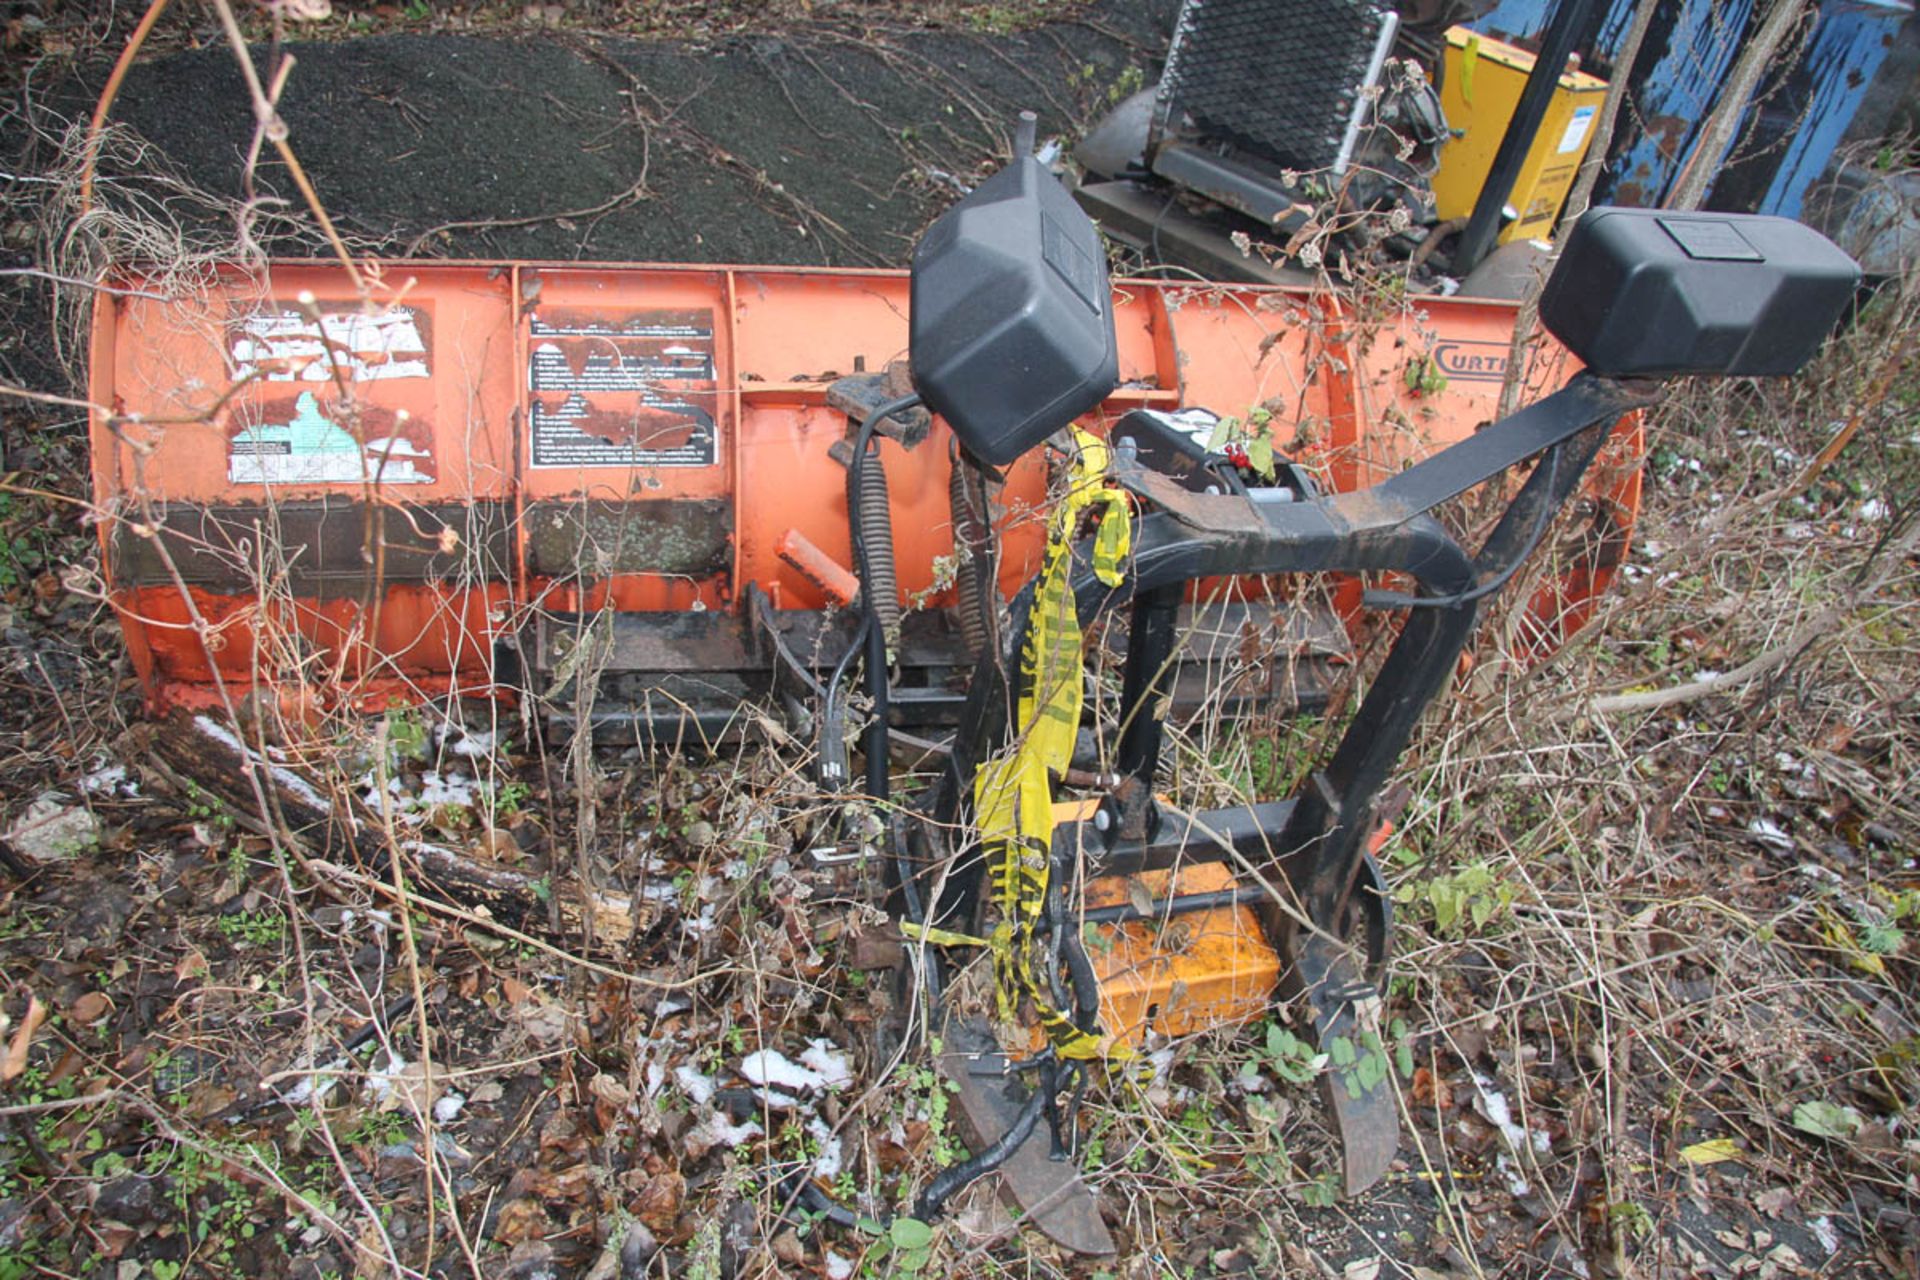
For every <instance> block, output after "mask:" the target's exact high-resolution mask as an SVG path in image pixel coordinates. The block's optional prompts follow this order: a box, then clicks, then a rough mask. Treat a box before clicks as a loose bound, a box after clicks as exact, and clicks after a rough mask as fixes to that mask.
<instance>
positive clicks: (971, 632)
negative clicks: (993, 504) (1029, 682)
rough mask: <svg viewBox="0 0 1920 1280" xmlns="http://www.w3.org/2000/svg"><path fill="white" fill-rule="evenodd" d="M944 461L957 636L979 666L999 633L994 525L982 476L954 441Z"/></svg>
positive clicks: (958, 443) (957, 442)
mask: <svg viewBox="0 0 1920 1280" xmlns="http://www.w3.org/2000/svg"><path fill="white" fill-rule="evenodd" d="M948 458H949V460H950V462H951V463H952V467H953V469H952V472H951V473H950V475H949V476H948V478H947V508H948V510H949V512H950V513H951V514H952V517H953V549H954V551H955V552H956V553H958V558H959V564H958V565H957V566H956V567H955V569H954V576H953V585H954V591H955V594H956V596H957V597H958V600H959V605H960V634H961V636H962V637H963V638H964V639H965V640H966V642H967V654H968V656H969V657H971V658H972V659H973V660H974V661H976V662H978V661H979V660H980V656H981V655H982V654H984V653H986V652H988V650H989V648H990V647H991V646H992V645H993V644H994V641H995V639H996V637H997V636H998V633H999V627H998V626H997V625H996V623H997V622H998V618H997V616H996V611H995V601H994V594H995V593H994V586H995V584H994V579H995V578H996V577H997V576H998V574H997V572H996V570H997V567H998V566H997V565H996V563H995V556H994V548H993V526H992V525H991V524H989V523H988V521H987V517H986V511H985V507H986V504H985V502H984V501H983V499H984V498H985V497H986V494H985V493H984V491H983V486H981V483H980V480H981V477H980V472H979V470H978V469H977V468H976V467H974V466H973V465H972V464H970V463H969V462H968V461H967V458H966V455H965V454H963V453H962V452H961V451H960V442H959V441H958V440H956V441H954V442H953V447H952V448H951V449H950V450H948Z"/></svg>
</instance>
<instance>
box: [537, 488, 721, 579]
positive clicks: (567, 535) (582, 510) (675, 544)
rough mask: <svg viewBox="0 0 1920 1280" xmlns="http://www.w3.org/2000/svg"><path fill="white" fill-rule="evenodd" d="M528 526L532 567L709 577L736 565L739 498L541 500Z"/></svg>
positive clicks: (576, 573)
mask: <svg viewBox="0 0 1920 1280" xmlns="http://www.w3.org/2000/svg"><path fill="white" fill-rule="evenodd" d="M524 528H525V531H526V546H527V569H528V571H529V572H531V573H536V574H540V575H543V576H551V577H556V578H558V577H587V578H597V577H603V576H605V575H607V574H613V573H670V574H684V575H686V576H688V577H694V578H707V577H712V576H713V575H715V574H721V573H726V572H728V571H729V570H730V569H731V568H732V567H733V504H732V503H731V502H729V501H728V500H727V499H725V498H647V499H641V500H639V501H636V502H609V501H602V500H598V499H593V500H584V501H583V500H575V501H571V502H536V503H531V504H529V505H528V507H527V512H526V516H525V524H524Z"/></svg>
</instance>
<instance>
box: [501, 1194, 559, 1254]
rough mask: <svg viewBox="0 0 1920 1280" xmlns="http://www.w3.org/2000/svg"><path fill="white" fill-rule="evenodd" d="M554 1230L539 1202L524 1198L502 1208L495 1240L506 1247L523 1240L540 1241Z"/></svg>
mask: <svg viewBox="0 0 1920 1280" xmlns="http://www.w3.org/2000/svg"><path fill="white" fill-rule="evenodd" d="M552 1229H553V1224H552V1223H551V1222H549V1221H548V1220H547V1211H546V1209H545V1208H543V1207H542V1206H541V1204H540V1202H539V1201H538V1200H535V1199H533V1198H532V1197H523V1198H521V1199H518V1200H509V1201H507V1202H506V1203H505V1204H503V1205H501V1206H500V1217H499V1218H498V1219H497V1220H496V1221H495V1222H494V1225H493V1238H494V1239H495V1240H496V1241H498V1242H499V1243H501V1244H504V1245H515V1244H519V1243H520V1242H521V1241H523V1240H539V1239H542V1238H544V1237H545V1236H546V1235H547V1234H548V1233H549V1232H550V1231H551V1230H552Z"/></svg>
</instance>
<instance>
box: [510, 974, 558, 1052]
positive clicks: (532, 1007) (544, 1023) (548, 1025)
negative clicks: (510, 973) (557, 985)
mask: <svg viewBox="0 0 1920 1280" xmlns="http://www.w3.org/2000/svg"><path fill="white" fill-rule="evenodd" d="M509 981H511V980H509ZM509 998H511V997H509ZM517 1016H518V1017H519V1019H520V1025H521V1026H522V1027H523V1028H525V1030H526V1033H527V1035H528V1036H529V1037H531V1038H532V1039H534V1040H537V1041H539V1042H540V1043H542V1044H552V1043H553V1042H554V1041H556V1040H559V1039H560V1038H561V1037H562V1036H564V1035H566V1034H567V1011H566V1010H565V1009H563V1008H561V1007H560V1006H559V1005H558V1004H555V1003H553V1002H551V1001H542V1002H540V1003H539V1004H529V1005H526V1006H523V1007H522V1008H520V1009H519V1010H518V1013H517Z"/></svg>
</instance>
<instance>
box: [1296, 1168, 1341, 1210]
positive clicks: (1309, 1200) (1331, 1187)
mask: <svg viewBox="0 0 1920 1280" xmlns="http://www.w3.org/2000/svg"><path fill="white" fill-rule="evenodd" d="M1300 1202H1301V1203H1302V1204H1304V1205H1306V1206H1307V1208H1309V1209H1331V1208H1333V1206H1335V1205H1336V1204H1339V1203H1340V1180H1339V1178H1338V1177H1336V1176H1335V1175H1334V1174H1333V1172H1332V1171H1328V1172H1326V1173H1323V1174H1321V1175H1320V1176H1319V1177H1317V1178H1315V1179H1314V1180H1313V1181H1312V1182H1309V1183H1308V1184H1307V1185H1306V1186H1304V1187H1302V1188H1300Z"/></svg>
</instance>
